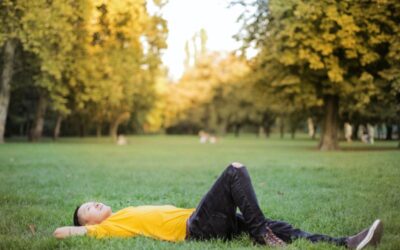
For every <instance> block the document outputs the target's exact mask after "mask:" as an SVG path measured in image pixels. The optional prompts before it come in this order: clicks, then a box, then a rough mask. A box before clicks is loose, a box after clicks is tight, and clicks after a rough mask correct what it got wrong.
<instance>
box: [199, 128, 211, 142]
mask: <svg viewBox="0 0 400 250" xmlns="http://www.w3.org/2000/svg"><path fill="white" fill-rule="evenodd" d="M199 137H200V143H202V144H204V143H207V142H208V138H209V137H210V135H209V134H208V133H206V132H204V131H203V130H200V131H199Z"/></svg>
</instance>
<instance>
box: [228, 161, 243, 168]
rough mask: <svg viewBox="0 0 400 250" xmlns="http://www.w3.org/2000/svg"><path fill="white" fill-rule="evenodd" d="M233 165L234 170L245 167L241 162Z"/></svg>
mask: <svg viewBox="0 0 400 250" xmlns="http://www.w3.org/2000/svg"><path fill="white" fill-rule="evenodd" d="M231 165H232V167H234V168H242V167H244V165H243V164H242V163H240V162H232V163H231Z"/></svg>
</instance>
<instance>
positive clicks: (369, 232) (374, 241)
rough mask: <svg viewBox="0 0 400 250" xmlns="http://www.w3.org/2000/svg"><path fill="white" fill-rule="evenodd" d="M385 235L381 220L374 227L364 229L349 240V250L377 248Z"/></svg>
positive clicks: (375, 222)
mask: <svg viewBox="0 0 400 250" xmlns="http://www.w3.org/2000/svg"><path fill="white" fill-rule="evenodd" d="M382 234H383V224H382V222H381V220H376V221H374V223H372V226H371V227H369V228H366V229H364V230H363V231H361V232H359V233H358V234H356V235H353V236H350V237H349V238H347V247H348V248H349V249H356V250H360V249H363V248H365V247H367V246H374V247H376V246H377V245H378V244H379V242H380V240H381V237H382Z"/></svg>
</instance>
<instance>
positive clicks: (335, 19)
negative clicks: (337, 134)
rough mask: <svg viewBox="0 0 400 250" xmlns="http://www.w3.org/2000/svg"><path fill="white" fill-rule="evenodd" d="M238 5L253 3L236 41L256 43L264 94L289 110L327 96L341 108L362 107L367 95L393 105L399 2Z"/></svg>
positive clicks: (395, 103) (300, 1)
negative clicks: (337, 100)
mask: <svg viewBox="0 0 400 250" xmlns="http://www.w3.org/2000/svg"><path fill="white" fill-rule="evenodd" d="M239 2H241V3H243V4H245V5H246V3H247V5H250V6H253V10H252V12H250V13H251V14H250V16H246V15H244V16H242V20H244V21H245V22H244V32H242V33H241V34H239V35H238V38H239V39H241V40H242V41H244V42H245V43H246V44H247V46H248V45H249V44H251V43H255V44H256V45H257V48H258V49H259V53H258V55H257V56H256V58H255V67H254V69H255V70H256V71H258V72H259V73H258V74H259V76H258V77H257V78H256V79H255V81H256V82H258V84H259V85H261V86H264V88H265V89H266V90H265V91H266V92H272V93H275V94H277V95H279V96H281V98H282V99H283V100H287V101H289V103H290V104H291V105H292V106H293V107H294V109H298V107H304V108H305V109H310V108H315V107H319V106H321V104H322V101H323V98H324V97H325V96H337V97H339V98H340V100H341V102H343V103H346V104H347V105H346V106H343V105H342V106H341V108H342V109H343V110H342V112H354V110H357V111H361V110H363V109H366V108H368V105H370V104H371V100H373V99H390V100H393V102H392V103H390V105H391V106H392V108H391V109H392V110H396V109H397V110H398V109H399V108H398V107H399V104H398V101H396V100H395V99H394V98H393V97H394V96H396V98H398V96H399V92H398V82H399V79H400V75H399V71H398V68H399V67H398V66H399V61H400V60H399V56H398V55H399V53H398V52H399V50H400V46H399V45H400V44H399V36H398V34H399V29H400V25H399V20H400V3H399V2H398V1H369V2H365V1H352V0H343V1H336V0H327V1H303V0H290V1H274V0H272V1H268V2H267V1H250V2H251V3H250V4H249V3H248V1H247V2H246V1H239ZM387 104H388V103H387ZM386 106H387V105H386ZM394 106H396V107H394ZM326 107H327V106H326ZM325 112H326V111H325ZM326 113H327V112H326ZM335 113H336V111H335V112H334V113H333V114H334V115H335ZM392 116H393V117H395V116H398V111H397V112H392ZM333 120H336V119H333ZM334 126H335V125H334ZM333 137H334V136H333Z"/></svg>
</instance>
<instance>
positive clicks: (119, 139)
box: [117, 135, 128, 146]
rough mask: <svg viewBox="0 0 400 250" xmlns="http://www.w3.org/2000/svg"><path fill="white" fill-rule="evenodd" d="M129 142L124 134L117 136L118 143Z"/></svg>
mask: <svg viewBox="0 0 400 250" xmlns="http://www.w3.org/2000/svg"><path fill="white" fill-rule="evenodd" d="M126 144H128V141H127V140H126V137H125V136H124V135H118V137H117V145H119V146H123V145H126Z"/></svg>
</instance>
